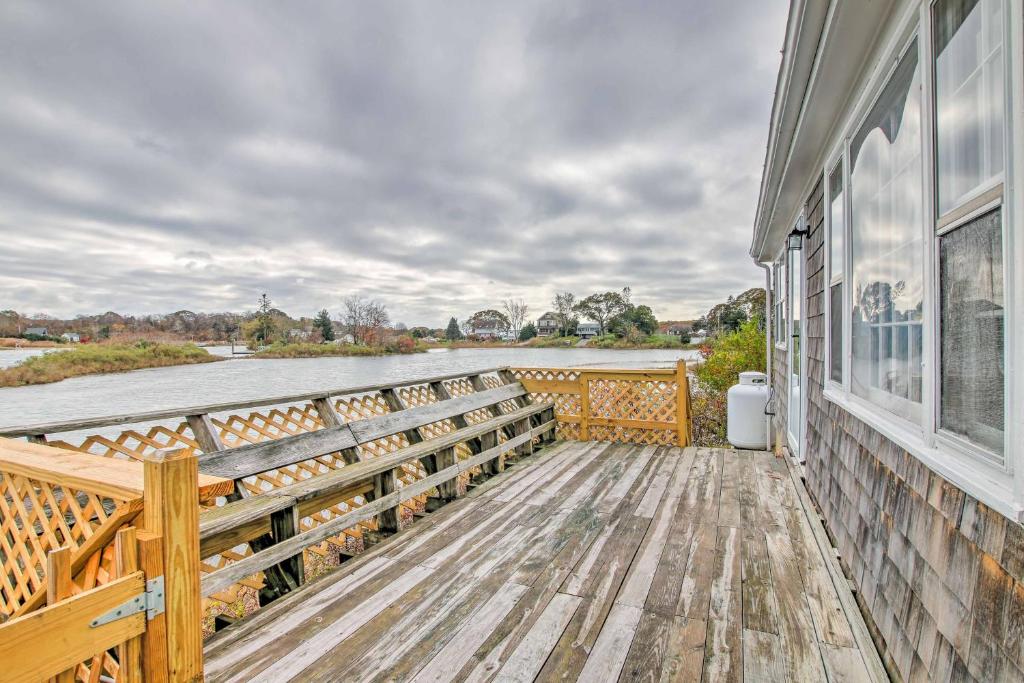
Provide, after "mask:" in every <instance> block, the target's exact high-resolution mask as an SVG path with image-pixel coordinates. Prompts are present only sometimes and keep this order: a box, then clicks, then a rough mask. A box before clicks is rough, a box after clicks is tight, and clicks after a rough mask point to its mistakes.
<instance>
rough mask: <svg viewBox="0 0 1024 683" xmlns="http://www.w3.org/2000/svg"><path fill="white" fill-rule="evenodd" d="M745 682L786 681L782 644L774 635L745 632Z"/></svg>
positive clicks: (746, 630) (747, 630) (760, 632)
mask: <svg viewBox="0 0 1024 683" xmlns="http://www.w3.org/2000/svg"><path fill="white" fill-rule="evenodd" d="M743 680H745V681H785V680H786V664H785V662H784V661H783V658H782V642H781V641H780V640H779V637H778V636H777V635H775V634H773V633H764V632H762V631H752V630H749V629H744V631H743Z"/></svg>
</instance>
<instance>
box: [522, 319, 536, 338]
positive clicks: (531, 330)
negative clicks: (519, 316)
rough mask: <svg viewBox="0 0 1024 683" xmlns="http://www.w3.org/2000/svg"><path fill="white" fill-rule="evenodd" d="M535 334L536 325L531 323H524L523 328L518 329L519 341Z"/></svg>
mask: <svg viewBox="0 0 1024 683" xmlns="http://www.w3.org/2000/svg"><path fill="white" fill-rule="evenodd" d="M536 336H537V326H536V325H534V324H533V323H526V324H525V325H523V329H521V330H519V341H527V340H528V339H533V338H534V337H536Z"/></svg>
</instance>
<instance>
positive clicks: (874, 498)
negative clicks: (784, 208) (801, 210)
mask: <svg viewBox="0 0 1024 683" xmlns="http://www.w3.org/2000/svg"><path fill="white" fill-rule="evenodd" d="M805 211H806V215H807V216H808V219H809V228H810V235H809V237H808V239H807V240H806V242H805V245H804V256H805V259H806V261H805V264H806V265H805V271H804V272H805V275H806V301H805V307H804V311H805V316H806V318H807V327H806V333H805V335H806V339H805V347H806V350H807V360H806V365H805V368H806V375H805V389H804V391H806V392H808V408H807V413H808V414H807V420H806V427H805V429H806V434H805V447H806V448H805V453H806V458H807V460H806V481H807V487H808V489H809V491H810V493H811V495H812V497H813V498H814V499H815V502H816V504H817V505H818V507H819V509H820V511H821V513H822V515H823V516H824V519H825V524H826V528H827V529H828V532H829V534H830V536H831V537H832V539H833V542H834V543H835V545H836V547H837V549H838V550H839V555H840V559H841V561H842V563H843V565H844V569H846V570H847V572H848V575H849V576H850V578H851V579H852V581H853V583H854V585H855V586H856V588H857V591H858V592H857V599H858V601H859V602H860V605H861V609H862V611H864V612H865V613H866V614H867V615H868V616H869V617H870V619H871V621H873V626H874V634H873V635H874V636H875V640H876V644H877V645H878V646H879V649H880V651H882V653H883V659H884V660H885V661H886V665H887V666H888V667H889V668H890V671H891V672H893V673H896V674H898V675H899V676H900V677H902V678H903V679H904V680H908V681H918V680H934V681H950V680H952V681H964V680H967V681H971V680H975V681H1001V680H1007V681H1020V680H1024V527H1022V526H1021V525H1020V524H1017V523H1015V522H1012V521H1010V520H1008V519H1007V518H1005V517H1003V516H1002V515H1000V514H998V513H996V512H994V511H993V510H991V509H989V508H988V507H986V506H985V505H984V504H982V503H980V502H979V501H977V500H976V499H974V498H972V497H971V496H969V495H967V494H966V493H964V491H962V490H960V489H959V488H957V487H956V486H954V485H953V484H951V483H950V482H948V481H946V480H945V479H943V478H942V477H940V476H939V475H938V474H936V473H935V472H933V471H931V470H929V469H928V468H927V467H925V466H924V465H923V464H922V463H921V461H920V460H918V459H916V458H914V457H912V456H911V455H910V454H909V453H907V452H906V451H904V450H903V449H901V448H900V447H899V446H897V445H896V444H895V443H893V442H891V441H889V440H888V439H886V438H884V437H883V436H882V435H881V434H880V433H879V432H877V431H875V430H874V429H872V427H871V426H870V425H869V424H867V423H865V422H862V421H861V420H859V419H857V418H855V417H854V416H853V415H851V414H849V413H848V412H846V411H844V410H842V409H841V408H839V407H838V406H837V405H836V404H834V403H832V402H830V401H828V400H826V399H825V397H824V395H823V381H824V376H825V317H824V308H823V307H824V304H825V280H824V258H825V257H824V254H825V251H824V249H825V245H824V225H823V183H822V181H821V180H819V182H818V184H817V185H816V187H815V188H814V190H813V191H812V192H811V193H810V194H809V196H808V197H807V200H806V206H805ZM774 363H775V366H774V367H775V372H774V375H775V376H774V378H773V382H774V384H775V387H776V412H777V416H776V422H777V423H778V425H779V426H784V425H785V413H786V405H785V397H786V392H785V376H786V373H785V370H786V353H785V351H783V350H776V351H775V356H774ZM781 434H782V435H783V437H782V438H781V439H780V440H779V441H780V442H782V443H784V434H785V432H784V431H783V432H781Z"/></svg>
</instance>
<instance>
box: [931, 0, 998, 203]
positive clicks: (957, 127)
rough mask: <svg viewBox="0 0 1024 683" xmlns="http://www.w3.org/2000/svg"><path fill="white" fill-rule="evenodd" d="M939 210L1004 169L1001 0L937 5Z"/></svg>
mask: <svg viewBox="0 0 1024 683" xmlns="http://www.w3.org/2000/svg"><path fill="white" fill-rule="evenodd" d="M933 11H934V32H935V53H936V54H937V55H938V56H937V57H936V59H935V109H936V164H937V169H936V170H937V174H938V205H939V215H940V216H941V215H944V214H946V213H948V212H949V211H951V210H952V209H954V208H956V206H957V204H959V203H961V201H962V200H963V199H964V198H965V197H967V196H968V195H970V194H972V193H974V192H975V191H976V190H978V188H980V187H981V186H983V185H985V184H986V183H987V182H989V181H990V180H991V179H993V178H994V177H996V176H998V175H999V174H1001V173H1002V171H1003V118H1004V111H1003V108H1004V106H1005V102H1004V99H1003V89H1004V88H1003V12H1002V1H1001V0H939V1H938V2H936V3H935V7H934V10H933Z"/></svg>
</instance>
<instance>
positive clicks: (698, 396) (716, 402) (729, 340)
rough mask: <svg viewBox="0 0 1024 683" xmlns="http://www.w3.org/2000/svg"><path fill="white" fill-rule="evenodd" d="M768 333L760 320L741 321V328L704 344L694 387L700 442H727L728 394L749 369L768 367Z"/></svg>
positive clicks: (696, 438)
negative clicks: (730, 388) (766, 361)
mask: <svg viewBox="0 0 1024 683" xmlns="http://www.w3.org/2000/svg"><path fill="white" fill-rule="evenodd" d="M764 345H765V337H764V332H763V331H762V330H761V329H760V328H759V326H758V323H757V321H754V320H750V321H747V322H744V323H742V324H740V326H739V329H738V330H737V331H736V332H733V333H731V334H727V335H723V336H721V337H718V338H716V339H714V340H712V341H711V342H710V343H709V344H707V345H704V346H702V347H701V355H702V356H703V357H704V361H703V362H702V363H701V364H699V365H698V366H697V368H696V370H694V376H695V377H696V382H695V384H694V387H693V391H692V398H691V404H692V405H691V411H692V415H693V440H694V443H695V444H696V445H698V446H724V445H727V443H728V442H727V440H726V409H727V403H726V394H727V392H728V391H729V387H731V386H733V385H734V384H736V383H737V382H738V381H739V374H740V373H741V372H746V371H748V370H762V371H763V370H764V368H765V348H764Z"/></svg>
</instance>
